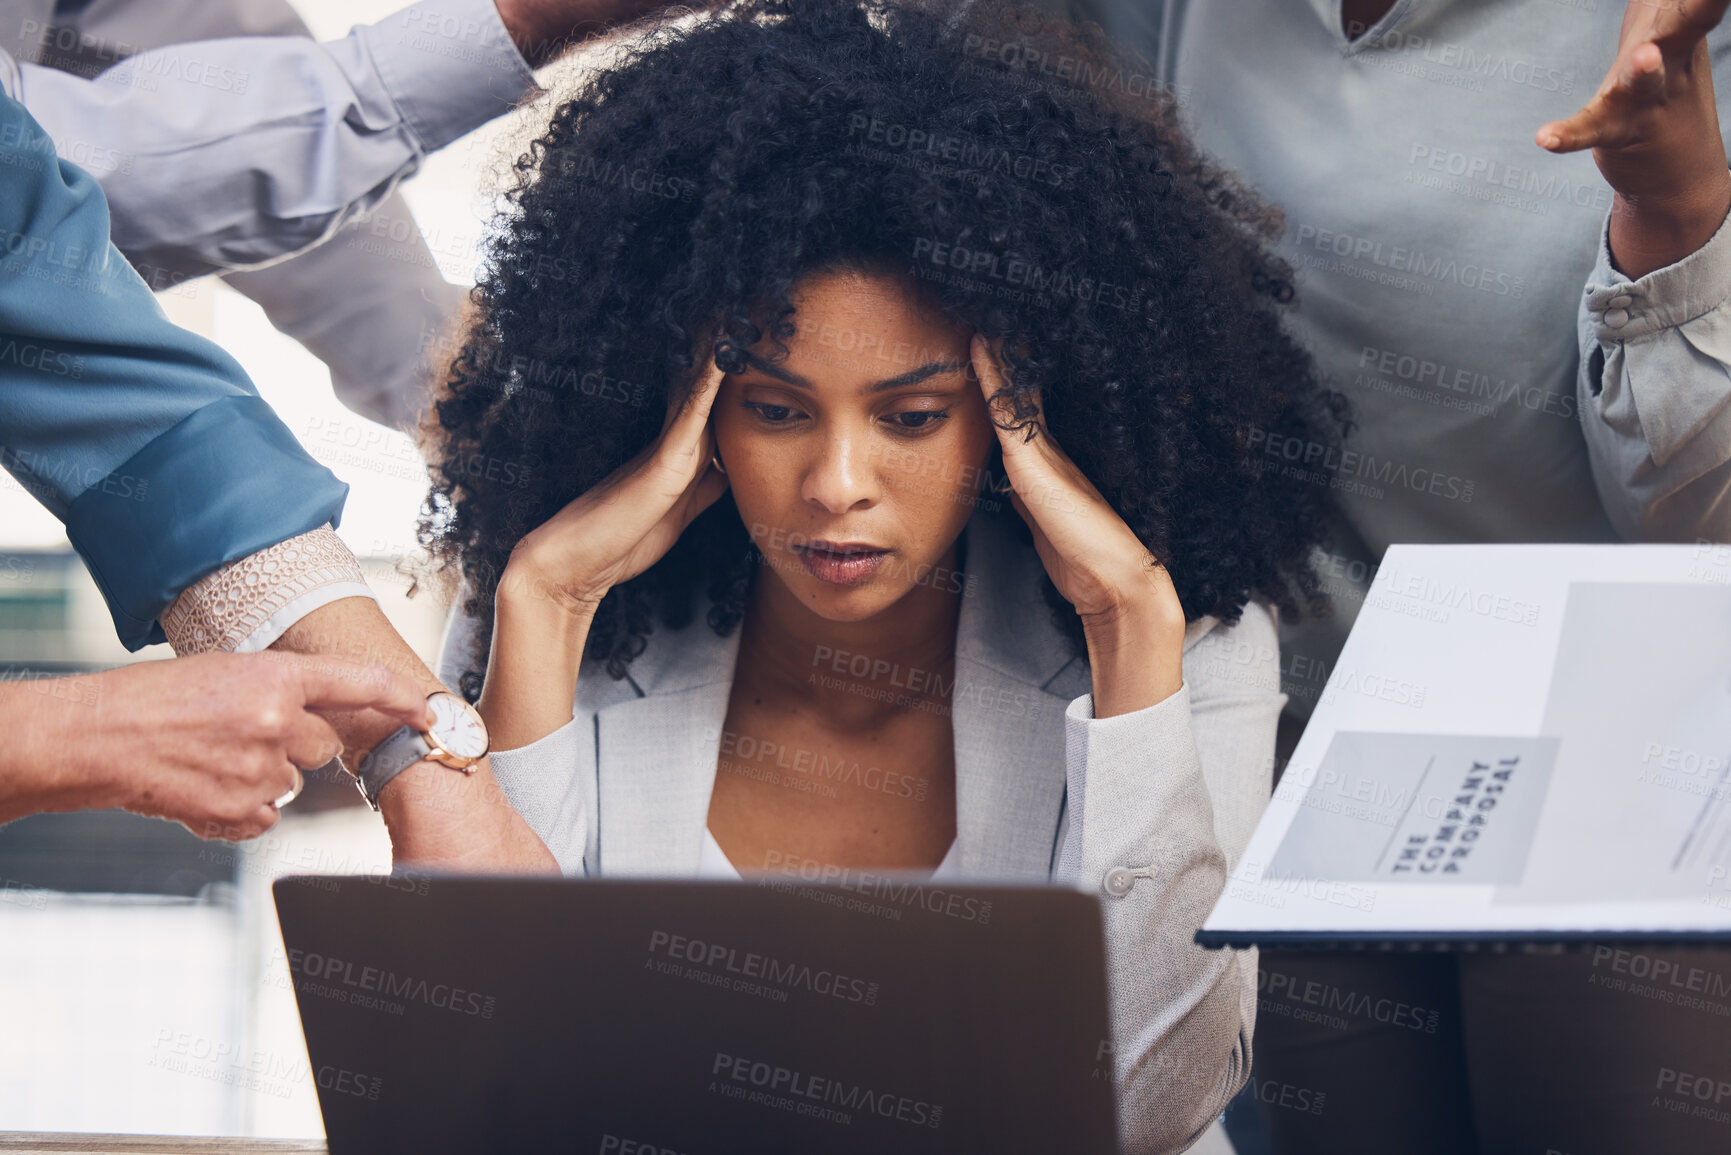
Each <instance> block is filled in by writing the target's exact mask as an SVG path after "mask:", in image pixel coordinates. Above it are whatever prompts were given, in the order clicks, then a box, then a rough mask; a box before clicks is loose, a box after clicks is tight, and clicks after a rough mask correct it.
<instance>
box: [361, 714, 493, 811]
mask: <svg viewBox="0 0 1731 1155" xmlns="http://www.w3.org/2000/svg"><path fill="white" fill-rule="evenodd" d="M427 704H428V705H429V706H431V707H432V708H433V725H432V728H431V729H428V730H418V729H416V728H415V727H413V726H404V727H402V728H401V729H400V730H398V731H397V732H396V733H394V734H392V735H391V736H390V737H389V738H386V739H385V740H384V741H383V742H380V743H379V744H378V745H377V746H374V747H373V749H372V752H371V753H369V754H367V755H365V756H364V757H363V758H362V759H361V764H360V767H359V768H358V769H357V770H356V771H355V785H356V786H357V787H359V788H360V791H361V797H362V798H365V799H366V800H367V805H368V806H371V807H372V808H373V809H374V810H377V809H378V808H379V791H381V790H383V789H384V788H385V785H386V783H388V782H390V780H391V779H393V778H395V777H396V776H397V775H399V774H401V773H402V772H403V771H405V770H407V769H408V768H409V767H410V766H413V765H414V764H415V763H416V762H419V761H421V760H422V759H430V760H432V761H434V762H437V763H439V764H440V765H441V766H449V767H450V768H451V769H452V770H461V771H462V772H463V773H464V774H473V773H474V772H475V769H476V765H475V764H476V763H477V762H479V761H480V760H481V759H482V758H484V757H486V754H487V724H486V723H485V722H483V721H481V715H480V713H479V712H478V711H477V710H476V709H475V707H473V706H471V705H469V703H467V702H465V701H463V699H461V698H459V697H458V696H457V695H455V694H453V693H450V692H449V691H447V690H438V691H435V692H434V693H431V694H428V695H427Z"/></svg>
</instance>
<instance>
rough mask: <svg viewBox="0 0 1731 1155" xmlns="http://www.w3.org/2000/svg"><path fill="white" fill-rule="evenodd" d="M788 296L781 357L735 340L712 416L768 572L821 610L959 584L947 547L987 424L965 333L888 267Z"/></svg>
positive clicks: (986, 454)
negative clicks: (789, 320)
mask: <svg viewBox="0 0 1731 1155" xmlns="http://www.w3.org/2000/svg"><path fill="white" fill-rule="evenodd" d="M792 302H793V305H794V307H795V310H796V312H795V314H794V316H793V322H794V324H795V325H796V326H797V329H798V332H797V333H796V334H795V335H794V336H793V337H791V338H789V339H788V340H787V342H786V345H787V349H788V355H787V357H786V358H784V359H781V360H777V361H774V362H771V361H770V360H769V358H770V357H771V356H772V355H773V353H774V346H773V343H772V342H771V341H770V340H769V339H767V338H766V339H764V340H763V341H760V342H758V343H757V344H756V345H753V346H752V347H751V348H750V349H748V350H746V352H747V355H748V357H749V367H748V368H747V369H746V370H745V371H744V372H742V373H739V374H737V375H729V376H728V377H727V378H726V379H725V380H724V382H723V384H722V386H721V392H720V394H719V396H718V397H717V398H716V402H715V407H714V410H713V413H712V416H711V419H710V420H711V427H712V429H713V431H714V434H715V440H716V446H717V451H718V453H719V454H720V457H721V463H722V465H723V466H725V467H726V469H727V479H728V483H729V486H730V488H731V490H732V493H733V500H734V502H735V504H737V505H738V507H739V513H740V517H741V518H743V519H744V521H745V526H746V529H747V531H748V532H749V533H750V534H751V539H752V541H754V542H755V543H756V544H757V547H758V549H759V550H761V551H762V552H763V555H764V556H765V558H767V559H768V561H769V566H770V570H771V573H772V575H773V579H772V580H777V581H780V582H781V583H782V584H783V585H785V586H786V587H787V588H788V590H789V591H790V592H792V594H793V595H794V596H795V597H797V598H798V599H799V600H800V602H801V603H802V604H803V605H805V606H807V607H808V608H810V609H811V610H812V611H813V612H814V613H816V614H818V615H819V616H821V617H824V618H828V619H831V620H833V621H862V620H864V619H866V618H870V617H872V616H873V615H875V614H878V613H881V612H882V611H883V610H885V609H886V608H888V607H889V606H891V605H894V604H895V603H896V602H897V601H899V600H900V599H901V598H902V597H903V596H904V595H906V594H907V593H908V592H909V591H911V590H912V589H914V588H915V587H916V586H920V585H929V586H933V587H935V588H937V589H940V590H945V591H949V592H955V591H957V590H959V589H960V588H961V581H960V578H959V577H958V576H957V575H955V574H954V573H953V571H952V570H951V569H950V566H951V565H952V564H953V558H950V557H948V554H949V550H950V548H951V546H952V545H954V543H955V540H956V538H957V537H958V536H959V535H960V534H961V531H962V527H963V526H964V525H966V524H967V521H968V516H969V514H970V513H972V512H973V508H974V504H975V499H976V495H977V494H978V493H979V491H980V483H981V480H982V477H983V475H984V469H985V466H986V463H987V461H988V460H989V459H990V456H991V451H992V449H993V447H994V446H995V444H996V436H997V435H996V434H995V432H994V431H993V429H992V426H991V422H990V419H989V418H988V416H987V414H986V405H985V400H984V398H983V397H982V396H981V394H980V385H979V382H978V380H977V378H975V376H974V374H973V371H972V369H971V367H970V365H969V358H968V342H969V339H970V337H971V333H970V332H969V330H968V329H966V328H963V327H958V326H956V325H954V324H952V323H951V322H949V321H948V320H947V319H946V318H945V317H944V316H943V315H942V314H941V313H937V312H934V311H932V310H930V309H929V308H923V307H922V306H921V304H920V303H919V301H918V298H917V297H916V296H915V294H914V293H913V292H912V290H911V286H910V285H909V284H908V283H907V282H904V281H902V280H900V279H899V278H895V277H891V276H881V275H876V274H866V273H825V274H815V275H813V276H811V277H809V278H807V279H806V280H805V281H803V282H801V283H800V284H799V285H798V286H797V287H796V289H795V291H794V293H793V294H792ZM940 563H942V565H941V566H940Z"/></svg>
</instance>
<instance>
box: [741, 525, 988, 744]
mask: <svg viewBox="0 0 1731 1155" xmlns="http://www.w3.org/2000/svg"><path fill="white" fill-rule="evenodd" d="M955 559H956V547H955V546H953V545H952V546H951V547H950V550H949V552H948V553H946V554H945V555H944V559H943V562H942V563H941V565H940V567H939V568H937V569H936V570H935V572H939V573H942V572H945V569H944V568H943V567H951V568H953V567H954V563H955ZM961 605H962V601H961V594H960V593H957V592H954V591H951V590H949V589H946V588H943V587H941V586H939V585H937V584H928V585H918V586H915V587H914V588H913V589H912V590H910V591H909V592H908V593H907V595H906V596H905V597H903V598H902V599H901V600H900V601H898V602H896V603H895V604H894V605H892V606H890V607H889V608H888V609H886V610H884V611H883V612H882V613H879V614H877V615H876V616H875V617H871V618H867V619H866V620H864V621H858V622H836V621H830V620H829V619H827V618H823V617H820V616H818V615H817V614H814V613H812V612H811V610H810V609H808V608H807V607H806V606H805V605H804V604H803V603H801V602H800V601H799V599H798V598H796V597H795V596H794V595H793V593H792V592H791V591H789V590H788V588H787V587H786V586H785V585H783V584H782V583H781V582H779V581H776V580H775V579H774V577H773V576H771V575H766V574H760V575H759V580H758V581H756V582H754V583H753V586H752V592H751V600H750V602H749V603H748V604H747V607H746V611H745V620H744V623H743V625H742V627H741V628H742V634H741V637H740V649H739V667H738V669H737V670H736V672H735V675H734V683H735V686H736V687H738V688H739V689H743V690H749V691H750V692H751V693H752V694H754V695H756V696H758V697H766V696H768V697H772V698H773V699H774V700H776V701H781V702H790V703H796V704H803V705H804V706H805V707H806V708H808V709H811V710H813V711H815V712H817V713H818V714H820V715H821V716H823V717H824V718H825V719H826V720H828V721H830V722H832V723H833V724H834V725H835V726H836V727H837V728H839V729H854V728H869V727H871V726H873V725H874V724H875V723H876V722H877V721H879V720H881V719H882V718H884V717H885V716H887V715H890V714H894V713H898V712H901V711H902V710H905V709H909V708H912V707H913V705H914V703H916V702H920V701H930V700H934V699H942V700H944V701H945V702H946V705H947V700H948V698H949V695H950V690H951V688H953V687H954V685H955V664H956V624H957V622H958V620H959V619H960V615H961Z"/></svg>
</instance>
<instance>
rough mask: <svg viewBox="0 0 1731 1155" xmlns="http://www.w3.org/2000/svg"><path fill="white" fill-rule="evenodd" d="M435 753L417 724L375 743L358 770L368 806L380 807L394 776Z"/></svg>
mask: <svg viewBox="0 0 1731 1155" xmlns="http://www.w3.org/2000/svg"><path fill="white" fill-rule="evenodd" d="M432 752H433V747H432V746H431V745H430V744H429V743H428V742H427V738H426V735H424V734H423V733H422V732H421V731H419V730H417V729H415V728H414V727H413V726H401V727H399V728H398V729H397V731H396V733H394V734H392V735H391V736H390V737H389V738H386V739H385V740H384V741H383V742H380V743H379V744H378V745H377V746H374V747H373V748H372V751H371V752H370V753H368V754H366V755H364V756H363V757H362V758H361V764H360V766H359V768H358V769H357V770H356V771H355V785H357V786H359V787H360V790H361V797H362V798H365V799H366V800H367V805H368V806H371V807H372V808H373V809H374V810H377V809H378V808H379V791H381V790H383V789H384V788H385V786H386V785H387V784H389V782H390V781H391V779H393V778H395V777H396V776H397V775H399V774H401V773H402V772H403V771H405V770H407V769H408V768H409V767H410V766H413V765H414V764H415V763H416V762H419V761H420V760H421V759H423V758H425V757H426V756H427V755H428V754H431V753H432Z"/></svg>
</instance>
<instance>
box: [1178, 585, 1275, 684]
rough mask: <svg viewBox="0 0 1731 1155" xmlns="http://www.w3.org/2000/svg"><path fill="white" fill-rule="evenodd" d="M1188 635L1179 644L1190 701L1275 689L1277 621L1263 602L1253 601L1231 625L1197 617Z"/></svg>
mask: <svg viewBox="0 0 1731 1155" xmlns="http://www.w3.org/2000/svg"><path fill="white" fill-rule="evenodd" d="M1199 627H1202V628H1199ZM1191 631H1194V636H1192V635H1191V632H1190V631H1187V632H1186V635H1185V640H1184V642H1185V644H1184V680H1185V681H1186V682H1188V683H1189V684H1190V692H1191V698H1192V700H1194V699H1196V698H1198V697H1208V696H1212V695H1215V694H1230V693H1235V692H1236V693H1278V692H1279V691H1280V630H1279V623H1278V620H1277V618H1276V616H1275V612H1274V608H1273V607H1272V606H1270V605H1269V604H1268V603H1267V602H1265V601H1263V600H1261V599H1259V598H1257V599H1252V600H1251V601H1250V602H1248V603H1246V605H1245V607H1244V612H1243V613H1242V614H1241V615H1239V618H1238V621H1237V622H1235V623H1233V624H1232V625H1227V624H1225V623H1224V622H1222V621H1221V620H1220V619H1218V618H1215V617H1212V616H1210V617H1205V618H1199V619H1197V620H1196V621H1195V622H1192V623H1191Z"/></svg>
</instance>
